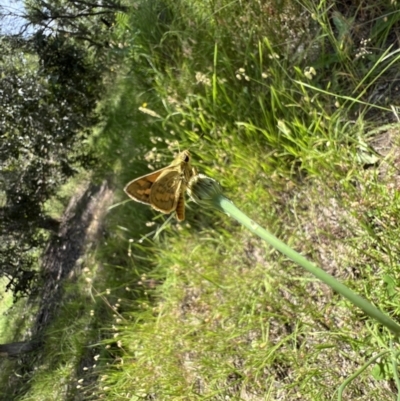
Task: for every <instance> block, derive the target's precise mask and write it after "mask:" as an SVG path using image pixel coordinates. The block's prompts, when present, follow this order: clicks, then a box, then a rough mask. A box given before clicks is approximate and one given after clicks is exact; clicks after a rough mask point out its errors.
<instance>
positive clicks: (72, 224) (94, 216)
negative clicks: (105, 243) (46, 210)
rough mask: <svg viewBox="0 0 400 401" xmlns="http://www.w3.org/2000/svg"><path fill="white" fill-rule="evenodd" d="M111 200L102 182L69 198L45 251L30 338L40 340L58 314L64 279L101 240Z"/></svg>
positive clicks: (104, 182)
mask: <svg viewBox="0 0 400 401" xmlns="http://www.w3.org/2000/svg"><path fill="white" fill-rule="evenodd" d="M112 197H113V192H112V191H111V189H110V187H109V184H108V183H107V181H103V182H102V184H101V185H93V184H87V185H86V186H85V187H84V188H83V190H82V191H79V193H77V194H76V195H74V196H73V197H72V198H71V200H70V202H69V205H68V207H67V209H66V211H65V212H64V215H63V218H62V221H61V224H60V229H59V232H58V235H57V236H54V237H53V238H52V239H51V240H50V242H49V244H48V245H47V247H46V250H45V252H44V256H43V262H42V271H43V274H44V277H45V278H46V281H45V284H44V286H43V288H42V290H41V302H40V306H39V311H38V314H37V318H36V323H35V325H34V327H33V329H32V335H33V337H36V336H39V337H40V334H41V332H42V330H44V329H45V327H46V326H47V325H48V324H49V322H50V321H51V319H52V317H53V316H54V313H55V312H56V311H57V308H58V301H59V299H60V298H61V291H62V282H63V279H64V278H65V277H67V276H68V275H70V274H73V273H74V270H75V268H76V267H77V265H78V263H77V262H78V261H79V259H80V258H81V257H82V256H83V255H84V254H85V252H86V250H87V248H88V247H89V246H91V245H92V244H93V242H96V241H97V240H98V239H99V237H101V234H102V220H103V218H104V215H105V214H106V212H107V208H108V206H109V205H110V204H111V201H112Z"/></svg>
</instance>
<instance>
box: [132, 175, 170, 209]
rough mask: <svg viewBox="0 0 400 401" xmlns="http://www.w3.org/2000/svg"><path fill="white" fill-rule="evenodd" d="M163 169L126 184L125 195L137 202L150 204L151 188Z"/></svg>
mask: <svg viewBox="0 0 400 401" xmlns="http://www.w3.org/2000/svg"><path fill="white" fill-rule="evenodd" d="M163 170H164V169H161V170H157V171H155V172H154V173H152V174H147V175H144V176H143V177H139V178H136V179H135V180H133V181H131V182H130V183H129V184H127V185H126V186H125V188H124V191H125V192H126V194H127V195H128V196H129V197H131V198H132V199H134V200H135V201H137V202H141V203H147V204H149V205H150V204H151V203H150V193H151V187H152V186H153V184H154V182H155V181H156V180H157V178H158V177H159V176H160V175H161V174H162V172H163Z"/></svg>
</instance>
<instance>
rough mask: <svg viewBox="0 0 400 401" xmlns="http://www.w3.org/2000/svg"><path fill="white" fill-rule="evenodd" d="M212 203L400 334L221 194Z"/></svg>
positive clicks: (391, 323) (376, 311)
mask: <svg viewBox="0 0 400 401" xmlns="http://www.w3.org/2000/svg"><path fill="white" fill-rule="evenodd" d="M213 203H214V205H215V206H216V207H217V208H218V209H219V210H221V211H223V212H225V213H227V214H228V215H230V216H231V217H233V218H234V219H236V220H237V221H238V222H239V223H241V224H243V225H244V226H245V227H247V228H248V229H249V230H250V231H252V232H253V233H254V234H256V235H258V236H259V237H260V238H262V239H263V240H264V241H267V242H268V243H269V244H270V245H272V246H273V247H274V248H275V249H277V250H278V251H279V252H281V253H283V254H284V255H286V256H287V257H288V258H290V259H291V260H293V261H294V262H296V263H298V264H299V265H301V266H302V267H304V269H306V270H307V271H308V272H310V273H311V274H313V275H314V276H315V277H317V278H319V279H320V280H322V281H323V282H324V283H325V284H327V285H329V286H330V287H331V288H332V289H333V290H335V291H336V292H337V293H339V294H340V295H342V296H344V297H345V298H347V299H348V300H349V301H350V302H351V303H353V304H354V305H356V306H358V307H359V308H360V309H361V310H363V311H364V312H365V313H366V314H367V315H368V316H370V317H372V318H373V319H375V320H377V321H378V322H380V323H381V324H383V325H384V326H385V327H387V328H388V329H389V330H391V331H392V332H393V333H394V334H395V335H399V334H400V326H399V325H398V324H397V323H395V322H394V321H393V320H392V319H390V318H389V317H388V316H387V315H385V314H384V313H383V312H381V311H380V310H379V309H378V308H376V307H375V306H373V305H372V304H371V303H370V302H368V301H367V300H366V299H364V298H362V297H360V296H359V295H357V294H356V293H354V292H353V291H352V290H350V289H349V288H347V287H346V286H345V285H344V284H342V283H341V282H339V281H338V280H336V279H335V278H334V277H332V276H331V275H330V274H328V273H326V272H325V271H323V270H322V269H320V268H319V267H317V266H315V265H314V264H313V263H311V262H309V261H308V260H307V259H306V258H304V257H303V256H301V255H300V254H299V253H297V252H296V251H294V250H293V249H291V248H290V247H288V246H287V245H286V244H284V243H283V242H282V241H280V240H279V239H278V238H276V237H275V236H274V235H272V234H271V233H269V232H268V231H266V230H264V229H263V228H262V227H261V226H260V225H258V224H257V223H256V222H254V221H253V220H251V219H250V218H249V217H247V216H246V215H245V214H244V213H243V212H242V211H241V210H239V209H238V208H237V207H236V206H235V205H234V204H233V203H232V202H231V201H230V200H229V199H227V198H226V197H224V196H223V195H219V196H216V197H215V198H214V199H213Z"/></svg>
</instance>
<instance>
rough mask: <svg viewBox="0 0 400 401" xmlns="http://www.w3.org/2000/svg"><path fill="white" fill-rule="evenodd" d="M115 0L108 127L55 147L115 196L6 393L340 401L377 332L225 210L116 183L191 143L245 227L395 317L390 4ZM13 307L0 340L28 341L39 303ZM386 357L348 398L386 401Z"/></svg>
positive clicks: (10, 363) (6, 365)
mask: <svg viewBox="0 0 400 401" xmlns="http://www.w3.org/2000/svg"><path fill="white" fill-rule="evenodd" d="M82 3H83V2H82ZM128 6H129V5H128ZM128 6H127V7H126V8H122V5H121V7H120V9H119V10H117V11H116V12H115V13H114V14H113V18H114V19H112V24H111V25H112V29H110V32H109V31H107V32H108V34H109V35H110V37H109V38H108V39H107V40H108V46H105V47H104V49H107V50H104V51H102V52H100V53H101V54H102V57H103V58H99V60H106V61H107V62H106V61H104V64H101V66H102V68H104V70H105V71H103V72H101V74H102V75H101V78H102V80H101V84H102V85H104V86H101V85H100V83H99V86H96V87H95V88H96V90H98V92H95V93H96V94H97V95H96V96H98V97H95V98H93V103H90V104H91V105H94V104H97V105H98V107H97V109H96V111H97V116H100V117H101V121H100V122H98V123H97V125H96V126H95V128H93V129H92V130H91V133H90V135H87V136H85V138H84V140H82V139H81V138H80V136H79V135H81V133H82V132H86V131H85V130H83V131H82V127H81V126H80V127H79V130H77V131H76V132H77V133H79V134H78V136H76V137H74V138H76V139H75V140H76V142H74V143H76V144H78V147H75V148H73V149H72V150H70V151H69V152H70V153H68V154H70V155H72V156H74V155H75V154H79V153H75V152H78V151H79V150H80V148H79V145H81V144H82V143H86V144H87V145H88V149H90V150H91V156H95V158H96V160H97V163H95V164H94V165H93V167H90V168H89V171H90V174H91V175H90V178H89V172H88V173H82V174H83V176H84V178H85V179H90V180H92V181H94V182H99V181H100V180H102V179H104V178H108V180H109V181H110V182H111V183H112V185H113V188H115V194H114V196H115V197H114V204H113V206H112V207H111V208H110V210H109V211H108V214H107V217H106V220H105V236H104V237H103V238H101V240H99V241H98V242H97V245H96V247H91V248H90V249H88V251H87V253H86V254H85V255H84V256H83V257H82V259H81V260H80V264H79V266H80V268H79V269H77V270H76V275H75V276H74V277H73V278H70V277H68V278H66V279H65V281H64V288H65V291H64V293H63V297H62V299H60V300H59V305H60V306H59V313H58V314H57V316H55V317H54V319H53V321H52V322H51V324H50V326H49V327H48V328H47V329H46V332H45V334H44V336H43V344H42V346H41V348H40V349H39V351H37V352H36V353H35V354H34V356H30V357H29V358H28V359H24V360H23V363H24V364H25V365H24V369H25V370H23V371H21V365H19V369H20V370H17V371H16V372H17V374H18V375H19V376H21V377H20V379H19V378H18V376H17V377H13V378H12V379H10V375H11V373H10V372H12V371H13V369H14V370H15V368H16V366H18V363H21V362H18V360H17V361H15V360H6V361H3V366H2V367H3V369H2V380H3V383H5V384H4V386H1V387H2V389H3V390H2V391H3V393H4V395H3V399H4V400H6V399H7V400H8V399H10V397H11V399H18V400H38V399H43V400H53V399H54V400H55V399H57V400H59V399H66V400H69V399H74V400H75V399H76V400H78V399H85V400H87V399H109V400H139V399H157V400H158V399H159V400H179V399H182V400H183V399H185V400H186V399H188V400H197V399H199V400H200V399H201V400H203V399H215V400H219V399H221V400H222V399H224V400H226V399H232V400H277V399H284V400H296V399H299V400H325V399H333V398H334V397H336V391H337V389H338V387H339V386H340V384H341V383H342V382H343V381H344V380H345V378H347V377H349V376H350V375H351V374H353V373H354V372H356V370H357V369H358V368H359V367H360V366H361V365H363V364H364V363H365V361H367V360H368V359H369V358H370V357H371V356H374V355H376V354H378V353H379V352H381V351H384V350H386V349H389V343H390V341H389V340H390V335H389V333H388V332H386V331H385V330H382V328H381V327H380V326H378V325H377V324H376V323H375V322H373V321H371V320H369V319H366V318H365V317H364V316H363V315H362V314H361V313H360V312H359V311H358V310H355V309H354V308H352V307H349V305H348V303H347V302H346V301H344V300H343V299H341V298H340V297H338V296H337V295H335V294H334V293H332V292H331V291H330V290H329V289H328V288H327V287H326V286H324V285H322V284H321V283H319V282H317V281H316V280H315V279H314V278H312V277H310V276H309V275H307V274H305V273H304V272H303V271H302V270H300V269H299V268H298V267H296V266H295V265H294V264H293V263H292V262H290V261H288V260H286V259H285V258H284V257H282V256H281V255H279V254H277V253H276V252H275V251H273V250H271V249H270V248H269V247H268V246H266V245H264V244H263V243H261V242H260V241H259V240H258V239H257V238H255V237H254V236H253V235H252V234H250V233H249V232H247V231H245V230H244V229H242V228H241V227H239V226H238V225H237V224H236V223H234V222H231V221H229V220H228V217H226V216H223V215H219V214H217V213H214V212H209V211H204V210H200V209H199V208H198V207H197V206H196V205H194V204H193V203H189V204H188V206H187V213H186V215H187V220H186V221H185V222H184V223H183V224H178V223H176V221H175V220H174V219H173V218H172V219H168V216H160V215H159V214H158V213H155V212H153V211H151V210H150V209H149V208H148V207H146V206H145V205H140V204H136V203H133V202H130V201H127V200H126V197H125V195H124V194H123V193H122V188H123V187H124V185H125V184H126V183H127V182H128V181H130V180H131V179H133V178H135V177H137V176H139V175H141V174H145V173H146V172H148V171H149V170H150V169H154V168H160V167H163V166H165V165H167V164H168V163H169V162H170V161H171V160H172V158H173V153H175V152H178V151H179V149H181V150H182V149H186V148H189V149H190V151H191V153H192V155H193V159H194V164H195V165H196V167H197V168H198V169H199V170H200V171H201V172H203V173H206V174H208V175H209V176H211V177H213V178H215V179H217V180H218V181H219V182H220V183H221V184H222V186H223V187H224V189H225V191H226V194H227V195H228V196H229V197H230V198H231V199H232V200H233V201H234V202H235V204H236V205H238V206H239V207H240V208H241V209H242V210H243V211H244V212H245V213H247V214H248V215H249V216H250V217H251V218H253V219H254V220H255V221H257V222H258V223H259V224H261V225H262V226H264V227H266V228H268V229H269V230H270V231H271V232H273V233H274V234H275V235H276V236H278V237H279V238H280V239H282V240H283V241H285V242H286V243H288V244H289V245H291V246H292V247H293V248H294V249H296V250H298V251H299V252H301V253H302V254H303V255H306V256H307V257H308V258H309V259H311V260H313V261H315V262H316V263H318V264H319V265H320V266H321V267H322V268H323V269H324V270H326V271H328V272H329V273H331V274H332V275H334V276H335V277H337V278H339V279H340V280H342V281H344V282H346V284H347V285H349V286H350V287H351V288H353V289H354V290H355V291H356V292H358V293H360V294H362V295H363V296H365V297H366V298H368V299H369V300H371V301H372V302H373V303H374V304H375V305H377V306H378V307H379V308H380V309H382V310H384V311H385V312H386V313H388V314H390V316H391V317H392V318H393V319H395V320H397V319H398V318H399V307H398V302H397V294H398V286H399V284H398V282H399V262H398V257H397V254H398V252H399V229H398V224H397V217H398V209H399V191H398V182H399V178H398V160H399V151H398V135H397V134H398V128H399V125H398V114H397V113H398V110H397V106H398V102H399V98H398V88H397V86H398V79H397V74H398V72H397V70H398V67H397V66H398V62H399V60H398V50H397V49H398V36H397V33H398V19H399V16H400V13H399V10H398V5H397V4H396V3H393V2H392V3H389V2H387V3H386V2H381V3H379V4H378V3H377V4H374V5H371V4H369V3H365V4H362V5H361V6H360V5H359V4H356V3H354V4H353V3H351V2H343V3H341V2H333V3H325V2H321V3H317V2H301V3H295V2H293V3H291V2H283V3H282V2H276V3H275V2H273V1H272V2H263V1H260V2H255V1H254V2H240V1H236V2H225V1H218V2H203V1H193V0H192V1H185V0H180V1H179V2H176V1H174V2H172V1H171V2H170V1H169V0H166V1H163V2H160V1H143V2H137V3H135V5H134V6H132V5H130V6H131V7H128ZM50 37H51V36H50ZM45 38H46V42H47V41H50V42H51V43H53V42H52V41H53V39H51V40H50V39H48V38H47V37H45ZM97 39H98V38H97ZM54 40H55V39H54ZM76 40H77V38H75V39H74V41H73V42H72V43H74V44H75V41H76ZM78 43H85V44H84V45H81V46H82V49H92V48H91V47H88V44H87V43H86V42H78ZM110 49H111V50H110ZM53 53H54V50H51V52H50V54H53ZM105 54H106V56H105ZM97 55H98V53H95V52H88V53H87V54H86V57H88V60H91V61H92V62H93V69H90V71H91V72H93V73H94V76H96V77H100V71H99V70H98V69H96V68H95V66H96V61H97V60H98V59H97ZM35 57H36V56H35ZM60 65H64V63H60ZM85 65H86V64H85ZM112 70H114V71H117V74H115V75H113V73H112ZM88 82H92V79H91V80H89V81H88ZM93 82H97V81H95V80H93ZM74 85H76V83H71V87H72V88H74V87H75V86H74ZM102 88H106V89H107V92H104V91H103V89H102ZM52 90H53V89H52ZM52 93H56V92H52ZM101 94H104V96H101ZM85 96H89V95H86V94H85ZM89 98H90V97H89ZM53 99H54V98H53ZM98 99H101V101H100V103H96V102H97V100H98ZM80 102H81V101H80V100H79V103H80ZM24 104H25V103H24ZM50 104H54V101H53V102H50ZM93 107H94V106H93ZM93 107H92V108H90V112H94V108H93ZM77 112H79V110H77ZM90 116H91V114H90ZM88 118H89V117H88ZM85 121H89V122H90V124H89V123H88V125H87V126H88V127H89V126H93V123H94V121H92V120H90V119H89V120H85ZM82 124H83V123H82ZM85 127H86V125H85ZM5 132H8V131H5ZM32 137H34V138H37V137H39V136H38V135H32ZM58 148H59V147H58ZM58 158H59V156H58V155H57V156H55V159H56V160H59V159H58ZM17 160H25V158H24V157H22V156H21V158H20V159H17ZM17 164H18V163H17ZM85 167H87V166H85ZM13 171H14V170H13ZM57 171H60V170H57ZM81 180H82V178H81ZM64 182H65V180H61V181H60V182H59V184H58V185H57V188H59V187H60V184H61V183H64ZM75 182H76V181H75ZM4 188H6V186H4ZM65 188H66V187H64V188H63V189H61V190H60V191H61V192H58V193H57V194H56V193H55V192H54V191H53V192H52V193H51V194H49V196H48V197H47V198H46V202H47V203H46V202H45V201H44V200H41V202H42V203H41V205H45V204H46V205H47V206H46V207H48V209H46V208H45V209H44V210H52V207H53V208H54V207H55V206H54V205H55V204H56V201H57V198H58V199H60V198H62V191H63V190H64V191H65ZM72 188H74V185H73V186H72ZM72 188H71V189H69V191H71V192H72V191H73V189H72ZM3 191H5V190H3ZM50 195H51V196H50ZM54 195H55V196H54ZM64 196H65V193H64ZM4 199H5V200H6V201H8V200H9V199H11V198H10V196H9V195H8V194H5V195H4ZM43 207H44V206H43ZM39 232H40V231H39ZM32 305H33V306H32ZM13 308H14V309H13V312H12V314H11V315H12V316H13V318H14V319H15V320H17V321H16V322H14V323H13V326H12V327H13V328H15V330H10V329H9V330H8V331H7V332H6V333H5V334H4V335H3V336H2V342H5V341H21V340H24V339H26V338H29V332H28V331H27V330H26V326H29V325H27V323H26V322H27V319H28V317H27V316H32V315H33V314H34V312H35V307H34V304H29V303H26V302H25V301H24V300H22V301H20V302H19V303H17V304H16V305H15V306H14V307H13ZM18 308H20V309H18ZM22 311H23V312H22ZM22 313H24V314H25V317H24V316H23V315H22ZM18 318H19V320H18ZM1 322H2V321H0V324H2V323H1ZM23 323H24V324H25V326H24V325H23ZM16 328H18V330H17V329H16ZM395 347H396V345H395ZM29 364H31V366H32V367H34V369H28V368H27V366H28V365H29ZM390 364H391V361H390V360H389V359H388V358H382V359H380V360H379V361H378V362H377V363H376V364H374V365H372V366H371V367H369V368H368V369H367V370H365V371H364V372H363V373H362V374H361V375H360V376H359V377H358V378H357V379H356V380H355V381H354V382H353V383H352V384H351V385H350V387H349V388H348V389H347V390H346V392H345V399H348V400H371V399H379V400H392V399H394V398H395V394H397V391H398V390H397V389H396V386H395V376H394V374H393V372H394V371H393V369H391V368H390V366H391V365H390ZM22 384H23V385H22ZM10 394H11V395H10ZM7 397H8V398H7Z"/></svg>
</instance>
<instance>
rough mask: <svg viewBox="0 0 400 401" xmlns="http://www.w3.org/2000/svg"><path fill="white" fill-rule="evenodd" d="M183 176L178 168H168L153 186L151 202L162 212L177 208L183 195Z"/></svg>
mask: <svg viewBox="0 0 400 401" xmlns="http://www.w3.org/2000/svg"><path fill="white" fill-rule="evenodd" d="M181 187H182V177H181V173H180V172H179V171H177V170H166V171H164V172H163V173H161V175H160V176H159V177H158V178H157V180H156V181H155V182H154V184H153V186H152V187H151V191H150V199H149V200H150V204H151V206H153V208H154V209H156V210H158V211H159V212H162V213H171V212H172V211H174V210H176V207H177V204H178V200H179V197H180V195H181V192H182V191H181Z"/></svg>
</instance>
